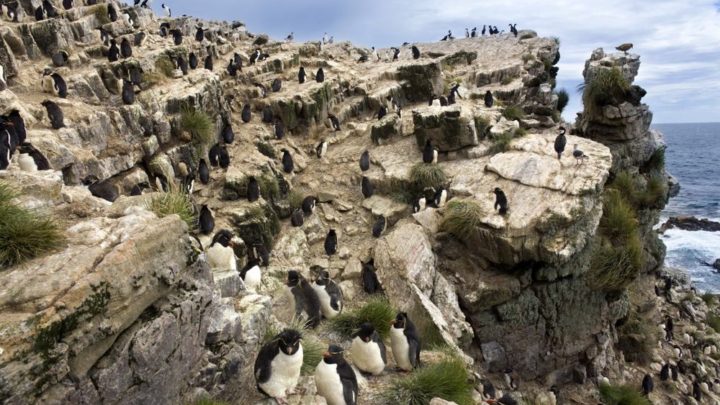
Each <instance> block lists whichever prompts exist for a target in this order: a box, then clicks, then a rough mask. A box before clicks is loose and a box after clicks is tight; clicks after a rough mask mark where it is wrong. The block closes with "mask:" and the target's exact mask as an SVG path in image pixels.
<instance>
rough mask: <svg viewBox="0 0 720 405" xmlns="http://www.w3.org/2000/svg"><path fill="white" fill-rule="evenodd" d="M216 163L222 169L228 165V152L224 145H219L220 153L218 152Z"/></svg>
mask: <svg viewBox="0 0 720 405" xmlns="http://www.w3.org/2000/svg"><path fill="white" fill-rule="evenodd" d="M218 164H220V167H221V168H222V169H227V168H228V167H230V153H228V150H227V147H226V146H225V145H223V146H221V147H220V153H219V154H218Z"/></svg>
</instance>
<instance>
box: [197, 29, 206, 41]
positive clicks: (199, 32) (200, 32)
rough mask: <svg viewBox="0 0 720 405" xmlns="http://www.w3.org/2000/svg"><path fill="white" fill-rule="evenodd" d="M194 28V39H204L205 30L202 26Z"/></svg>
mask: <svg viewBox="0 0 720 405" xmlns="http://www.w3.org/2000/svg"><path fill="white" fill-rule="evenodd" d="M196 28H197V29H196V30H195V41H197V42H202V41H203V40H204V39H205V30H203V28H202V27H196Z"/></svg>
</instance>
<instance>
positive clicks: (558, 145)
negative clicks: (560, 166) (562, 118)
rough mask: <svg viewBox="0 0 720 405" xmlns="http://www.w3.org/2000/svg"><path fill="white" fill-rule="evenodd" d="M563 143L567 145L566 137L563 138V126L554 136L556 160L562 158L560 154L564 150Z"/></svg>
mask: <svg viewBox="0 0 720 405" xmlns="http://www.w3.org/2000/svg"><path fill="white" fill-rule="evenodd" d="M565 145H567V138H565V127H560V133H559V134H558V136H557V137H556V138H555V145H554V147H555V152H556V153H557V156H558V160H560V159H561V158H562V154H563V152H564V151H565Z"/></svg>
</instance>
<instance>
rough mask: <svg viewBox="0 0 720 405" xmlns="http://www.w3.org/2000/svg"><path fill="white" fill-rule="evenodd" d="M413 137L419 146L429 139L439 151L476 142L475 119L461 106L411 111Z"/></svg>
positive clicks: (473, 144) (454, 148)
mask: <svg viewBox="0 0 720 405" xmlns="http://www.w3.org/2000/svg"><path fill="white" fill-rule="evenodd" d="M413 123H414V125H415V137H416V139H417V143H418V145H419V146H420V147H423V146H425V141H426V140H428V139H429V140H430V141H431V142H432V145H433V147H435V148H437V149H438V150H439V151H441V152H448V151H454V150H458V149H461V148H464V147H466V146H475V145H477V144H478V134H477V130H476V128H475V119H474V117H473V116H472V114H470V113H469V112H467V111H466V110H463V109H462V108H461V107H448V108H443V107H439V108H438V107H429V108H427V109H424V110H414V111H413Z"/></svg>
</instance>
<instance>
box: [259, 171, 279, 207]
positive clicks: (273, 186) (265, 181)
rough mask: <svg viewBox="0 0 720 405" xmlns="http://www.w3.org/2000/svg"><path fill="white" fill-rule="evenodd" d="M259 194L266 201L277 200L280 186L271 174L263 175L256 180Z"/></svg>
mask: <svg viewBox="0 0 720 405" xmlns="http://www.w3.org/2000/svg"><path fill="white" fill-rule="evenodd" d="M257 181H258V186H260V193H261V194H262V196H263V198H265V199H266V200H268V201H272V200H275V199H277V198H278V197H279V196H280V185H279V184H278V181H277V179H276V178H275V176H273V175H272V174H263V175H262V176H260V177H258V178H257Z"/></svg>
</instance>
